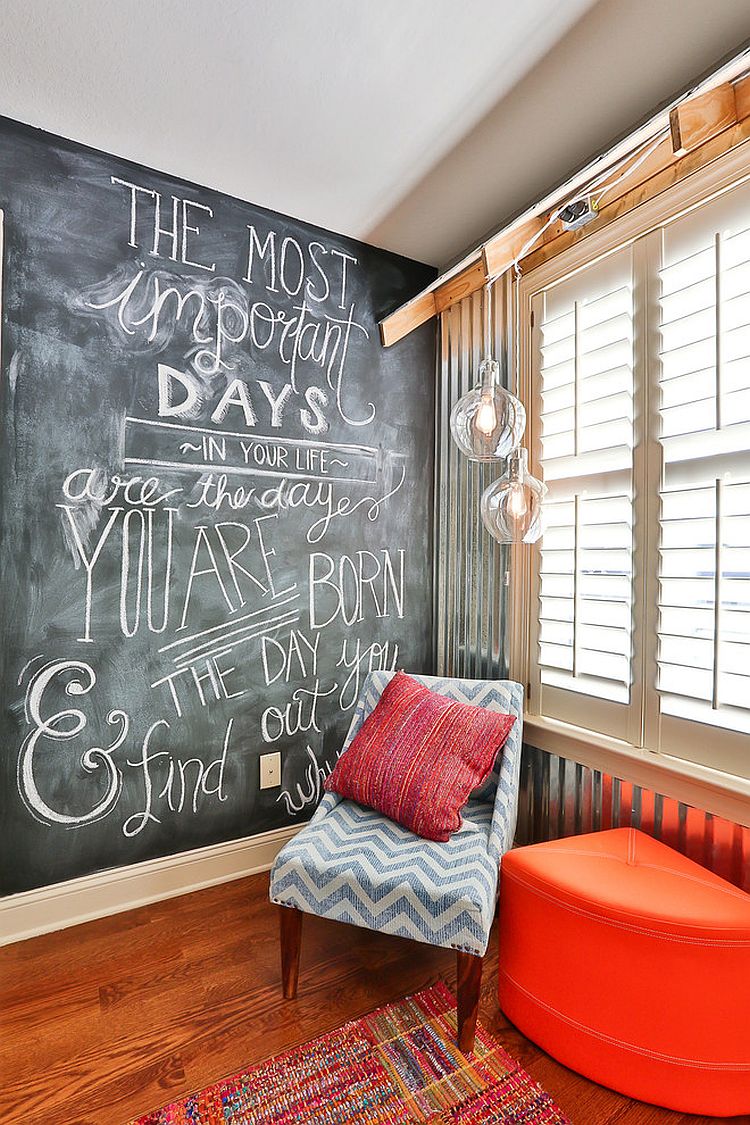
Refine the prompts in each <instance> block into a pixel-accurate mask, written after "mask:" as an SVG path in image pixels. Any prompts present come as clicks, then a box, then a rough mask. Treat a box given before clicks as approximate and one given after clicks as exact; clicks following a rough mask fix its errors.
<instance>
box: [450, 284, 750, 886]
mask: <svg viewBox="0 0 750 1125" xmlns="http://www.w3.org/2000/svg"><path fill="white" fill-rule="evenodd" d="M492 300H493V311H494V324H495V354H496V358H497V359H499V360H500V363H501V370H502V372H503V377H504V378H507V364H506V363H505V362H504V357H505V355H506V349H505V344H504V341H505V340H506V339H507V319H506V309H507V289H506V285H505V282H504V280H501V281H499V282H498V283H497V284H496V285H495V286H494V287H493V295H492ZM481 301H482V295H481V293H477V294H475V295H474V296H472V297H469V298H467V300H465V301H463V302H461V304H459V305H454V306H453V307H452V308H451V309H450V310H449V311H448V312H446V313H443V315H442V317H441V322H440V329H441V331H440V339H441V344H440V353H439V357H438V373H437V382H438V393H437V416H436V428H435V438H436V473H437V479H436V519H435V566H436V574H435V598H436V600H435V665H436V670H437V673H438V675H445V676H466V677H470V678H477V679H485V678H487V679H492V678H503V677H504V676H505V675H506V668H507V661H506V648H505V636H504V622H505V615H506V586H505V572H506V568H507V556H506V551H505V549H504V548H501V547H499V546H498V544H497V543H495V541H494V540H493V539H492V538H491V537H490V536H489V535H488V534H487V532H486V531H485V530H484V528H483V526H482V521H481V518H480V515H479V499H480V497H481V494H482V491H483V489H484V488H485V487H486V486H487V484H489V483H490V481H491V480H494V479H495V477H497V476H498V475H499V474H500V472H501V471H502V470H501V468H500V467H495V466H494V465H479V464H473V463H472V462H470V461H467V460H466V459H465V458H464V457H462V456H461V454H460V453H459V452H458V450H457V448H456V446H455V445H454V443H453V442H452V441H451V437H450V427H449V417H450V411H451V407H452V406H453V404H454V403H455V402H456V401H457V400H458V398H460V397H461V395H463V394H465V393H466V391H468V390H469V389H470V387H471V386H473V384H474V382H475V379H476V374H477V369H478V366H479V362H480V360H481V358H482V356H481V350H482V315H481ZM627 825H633V826H634V827H639V828H642V829H643V831H645V832H648V833H649V834H651V835H653V836H656V837H657V838H659V839H662V840H664V842H665V843H667V844H669V845H671V846H672V847H674V848H677V849H678V850H679V851H682V852H684V853H685V854H687V855H689V856H691V858H693V859H695V860H696V861H697V862H699V863H702V864H703V865H704V866H706V867H709V868H710V869H711V870H713V871H716V872H717V873H718V874H719V875H722V876H723V877H724V878H726V879H729V880H731V881H732V882H733V883H736V884H737V886H740V887H743V889H745V890H747V891H750V828H742V827H741V826H740V825H738V824H734V823H732V822H730V821H727V820H722V819H721V818H720V817H715V816H712V815H711V814H710V813H706V812H703V811H702V810H700V809H694V808H691V807H689V806H688V805H684V804H681V803H679V802H677V801H674V800H672V799H671V798H668V797H663V796H661V795H659V794H655V793H652V792H650V791H649V790H643V789H641V788H639V787H638V786H634V785H630V784H629V783H627V782H624V781H621V780H619V779H618V778H612V777H610V776H609V775H608V774H603V773H600V772H599V771H597V770H591V769H589V768H588V767H586V766H582V765H579V764H578V763H576V762H571V761H568V760H566V759H564V758H558V757H556V756H555V755H551V754H547V753H545V752H543V751H541V750H537V749H535V748H534V747H530V746H526V747H524V756H523V763H522V775H521V794H520V806H519V818H518V833H517V837H516V840H517V843H519V844H530V843H538V842H540V841H542V840H550V839H556V838H558V837H560V836H569V835H575V834H577V833H581V832H595V831H599V830H600V829H603V828H611V827H620V826H627Z"/></svg>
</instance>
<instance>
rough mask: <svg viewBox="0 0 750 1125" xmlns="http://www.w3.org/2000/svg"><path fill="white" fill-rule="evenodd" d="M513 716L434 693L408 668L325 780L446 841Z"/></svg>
mask: <svg viewBox="0 0 750 1125" xmlns="http://www.w3.org/2000/svg"><path fill="white" fill-rule="evenodd" d="M515 721H516V720H515V716H513V715H507V714H503V713H499V712H497V711H492V710H490V709H489V708H487V707H475V706H473V705H472V704H470V703H464V702H459V701H457V700H455V699H448V698H447V696H444V695H440V694H439V693H438V692H433V691H430V689H429V688H428V687H427V686H426V685H425V684H420V683H419V682H418V681H417V680H416V679H414V678H413V677H412V676H407V675H406V673H405V672H401V671H399V672H397V673H396V675H395V676H394V677H393V679H392V680H390V682H389V683H388V684H386V686H385V688H384V689H383V692H382V695H381V696H380V699H379V700H378V703H377V705H376V707H375V709H374V710H373V712H372V714H370V715H369V716H368V717H367V718H366V719H365V721H364V722H363V724H362V726H361V728H360V730H359V731H358V732H357V734H356V736H355V737H354V739H353V740H352V742H351V744H350V746H349V747H348V748H347V750H346V751H345V752H344V753H343V754H342V756H341V757H340V758H339V760H338V762H337V763H336V766H335V768H334V770H333V773H332V774H331V776H330V777H329V778H328V780H327V781H326V783H325V788H326V789H327V790H328V791H329V792H334V793H339V794H340V795H341V796H342V797H347V798H349V799H350V800H352V801H357V802H358V803H359V804H361V805H367V806H368V807H369V808H373V809H377V810H378V812H381V813H383V814H384V815H385V816H387V817H389V818H390V819H391V820H394V821H396V822H397V823H398V824H401V825H403V827H404V828H408V829H409V830H410V831H412V832H415V833H416V834H417V835H418V836H422V837H423V838H424V839H426V840H436V841H440V842H445V841H446V840H448V838H449V837H450V835H451V833H453V832H455V831H456V829H457V828H459V826H460V824H461V809H462V808H463V806H464V805H465V804H466V802H467V801H468V799H469V795H470V794H471V792H472V790H473V789H475V788H476V787H477V786H478V785H480V784H481V783H482V782H484V780H485V779H486V778H487V776H488V775H489V773H490V771H491V770H492V767H493V765H494V763H495V759H496V758H497V755H498V751H499V750H500V748H501V747H502V746H503V745H504V743H505V741H506V739H507V737H508V734H509V733H510V728H511V727H512V726H513V724H514V723H515Z"/></svg>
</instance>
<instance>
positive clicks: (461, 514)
mask: <svg viewBox="0 0 750 1125" xmlns="http://www.w3.org/2000/svg"><path fill="white" fill-rule="evenodd" d="M492 302H493V311H494V324H495V347H496V356H497V358H498V359H500V362H501V370H502V371H503V375H504V374H505V369H506V365H505V364H504V363H503V360H502V355H503V351H502V341H503V338H504V336H505V308H506V291H505V286H504V284H503V283H502V282H498V283H497V284H496V285H495V286H494V287H493V293H492ZM440 336H441V346H440V359H439V363H438V387H437V426H436V435H435V436H436V450H437V456H436V472H437V480H436V489H435V494H436V507H437V511H436V518H435V535H436V542H435V559H436V568H437V570H436V575H435V579H436V581H435V591H436V604H435V644H436V652H435V663H436V667H437V668H438V669H439V671H440V674H441V675H446V676H466V677H469V678H475V679H493V678H498V677H502V676H503V675H504V674H505V672H504V669H505V666H506V663H505V653H504V651H503V627H502V626H503V621H504V618H505V589H506V588H505V570H506V565H507V563H506V552H505V550H504V549H503V548H501V547H500V546H499V545H498V544H497V543H496V542H495V541H494V540H493V539H492V538H491V537H490V536H489V535H488V534H487V532H486V531H485V530H484V527H483V526H482V521H481V518H480V515H479V501H480V498H481V495H482V492H483V491H484V489H485V488H486V487H487V485H488V484H489V483H490V482H491V481H492V480H494V479H495V478H496V477H497V476H498V475H499V473H500V471H501V470H500V469H499V468H498V467H496V466H495V465H486V464H479V463H477V462H471V461H468V460H467V459H466V458H465V457H462V456H461V454H460V453H459V451H458V449H457V448H456V446H455V445H454V443H453V441H452V440H451V436H450V425H449V419H450V412H451V409H452V407H453V405H454V403H455V402H457V400H458V399H459V398H460V397H461V396H462V395H464V394H466V392H467V391H468V390H470V389H471V387H472V386H473V385H474V383H475V381H476V378H477V371H478V368H479V363H480V361H481V359H482V354H481V353H482V294H481V293H476V294H474V296H472V297H469V298H468V299H467V300H465V301H462V302H461V304H459V305H454V306H453V308H451V309H450V310H449V311H448V312H447V313H444V314H443V316H442V318H441V333H440Z"/></svg>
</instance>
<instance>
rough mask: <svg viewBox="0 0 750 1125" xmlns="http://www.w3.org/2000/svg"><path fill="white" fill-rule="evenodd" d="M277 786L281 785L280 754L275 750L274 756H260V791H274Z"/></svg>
mask: <svg viewBox="0 0 750 1125" xmlns="http://www.w3.org/2000/svg"><path fill="white" fill-rule="evenodd" d="M278 785H281V752H280V751H279V750H277V751H276V752H275V753H274V754H261V756H260V787H261V789H275V788H276V787H277V786H278Z"/></svg>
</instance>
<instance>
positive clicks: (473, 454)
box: [450, 282, 526, 461]
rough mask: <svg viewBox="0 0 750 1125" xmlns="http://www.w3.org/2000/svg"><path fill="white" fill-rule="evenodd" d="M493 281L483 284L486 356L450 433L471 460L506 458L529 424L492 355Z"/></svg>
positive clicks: (453, 413)
mask: <svg viewBox="0 0 750 1125" xmlns="http://www.w3.org/2000/svg"><path fill="white" fill-rule="evenodd" d="M491 288H492V283H491V282H488V283H487V285H485V287H484V293H483V299H482V321H483V327H484V359H483V360H482V362H481V364H480V365H479V372H478V375H479V378H478V380H477V382H476V385H475V386H474V387H472V389H471V390H470V391H469V392H468V394H465V395H464V396H463V398H460V399H459V400H458V402H457V403H456V405H455V406H454V407H453V409H452V410H451V417H450V427H451V435H452V437H453V440H454V441H455V443H456V445H457V446H458V448H459V449H460V450H461V452H462V453H463V455H464V457H468V458H469V460H470V461H498V460H502V459H503V458H505V457H507V456H508V454H509V453H510V452H511V450H512V449H514V448H515V447H516V446H517V445H518V443H519V442H520V440H521V438H522V437H523V432H524V429H525V427H526V411H525V410H524V408H523V405H522V403H521V402H520V401H519V399H518V398H517V397H516V396H515V395H513V394H511V393H510V391H506V389H505V388H504V387H502V386H501V385H500V364H499V363H498V362H497V360H496V359H493V358H492V294H491Z"/></svg>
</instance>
